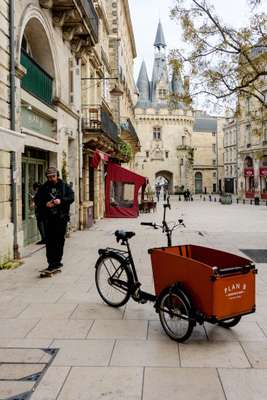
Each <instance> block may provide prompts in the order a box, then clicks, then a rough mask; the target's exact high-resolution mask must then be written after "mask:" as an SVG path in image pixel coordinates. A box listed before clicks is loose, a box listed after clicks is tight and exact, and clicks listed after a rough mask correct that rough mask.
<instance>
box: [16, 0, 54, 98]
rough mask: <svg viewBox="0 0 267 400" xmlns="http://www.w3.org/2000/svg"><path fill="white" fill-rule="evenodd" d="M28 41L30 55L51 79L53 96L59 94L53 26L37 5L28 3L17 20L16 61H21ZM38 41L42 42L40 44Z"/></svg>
mask: <svg viewBox="0 0 267 400" xmlns="http://www.w3.org/2000/svg"><path fill="white" fill-rule="evenodd" d="M25 39H26V40H27V42H28V43H29V47H30V54H29V55H30V56H31V57H32V58H33V60H34V61H35V62H36V63H37V64H38V65H39V66H40V67H41V68H42V69H43V70H44V71H45V72H46V73H47V74H48V75H49V76H50V77H51V78H52V79H53V98H55V97H58V98H60V96H61V79H60V77H61V76H60V69H59V62H60V61H59V57H58V52H57V47H56V46H55V39H54V32H53V26H52V24H51V23H50V21H49V18H47V16H46V15H44V14H43V13H42V12H41V11H40V9H39V8H38V7H35V6H34V5H32V4H29V5H28V6H27V7H26V8H25V10H24V12H23V13H22V15H21V17H20V21H19V22H18V35H17V51H16V60H17V63H18V64H20V63H21V55H22V51H23V43H25ZM40 43H41V44H42V45H41V46H40Z"/></svg>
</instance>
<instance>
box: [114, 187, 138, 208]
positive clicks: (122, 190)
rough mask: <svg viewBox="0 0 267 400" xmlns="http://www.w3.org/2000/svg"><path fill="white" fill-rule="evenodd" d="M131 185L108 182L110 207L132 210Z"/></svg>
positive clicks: (132, 196) (132, 188)
mask: <svg viewBox="0 0 267 400" xmlns="http://www.w3.org/2000/svg"><path fill="white" fill-rule="evenodd" d="M134 188H135V185H134V184H133V183H127V182H114V181H111V182H110V205H111V207H122V208H132V207H133V203H134Z"/></svg>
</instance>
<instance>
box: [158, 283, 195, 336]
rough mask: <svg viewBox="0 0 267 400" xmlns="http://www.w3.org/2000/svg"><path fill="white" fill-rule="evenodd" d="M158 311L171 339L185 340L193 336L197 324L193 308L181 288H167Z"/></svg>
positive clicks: (160, 299)
mask: <svg viewBox="0 0 267 400" xmlns="http://www.w3.org/2000/svg"><path fill="white" fill-rule="evenodd" d="M158 311H159V319H160V322H161V325H162V327H163V329H164V331H165V332H166V334H167V335H168V336H169V337H170V338H171V339H173V340H175V341H176V342H184V341H185V340H187V339H188V338H189V337H190V336H191V334H192V331H193V329H194V326H195V321H194V319H193V308H192V305H191V303H190V300H189V299H188V298H187V296H186V294H185V293H184V292H183V291H182V290H181V289H179V288H173V289H170V288H168V289H165V290H164V291H163V292H162V293H161V294H160V298H159V300H158ZM168 318H169V319H168ZM176 322H177V323H179V325H180V328H181V329H179V328H178V325H177V328H178V329H176V328H175V323H176Z"/></svg>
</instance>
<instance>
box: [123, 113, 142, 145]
mask: <svg viewBox="0 0 267 400" xmlns="http://www.w3.org/2000/svg"><path fill="white" fill-rule="evenodd" d="M121 134H122V139H124V140H125V141H126V142H129V143H132V144H133V145H134V146H135V147H136V150H140V148H141V146H140V141H139V138H138V135H137V132H136V130H135V127H134V126H133V124H132V121H131V120H130V118H127V120H126V121H124V122H122V123H121Z"/></svg>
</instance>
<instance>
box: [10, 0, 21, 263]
mask: <svg viewBox="0 0 267 400" xmlns="http://www.w3.org/2000/svg"><path fill="white" fill-rule="evenodd" d="M14 1H15V0H10V1H9V36H10V42H9V43H10V129H11V130H12V131H15V130H16V98H15V90H16V82H15V79H16V75H15V36H14V30H15V21H14V13H15V3H14ZM11 194H12V196H11V197H12V203H11V215H12V222H13V257H14V258H15V259H19V258H20V253H19V246H18V216H17V160H16V152H15V151H11Z"/></svg>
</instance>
